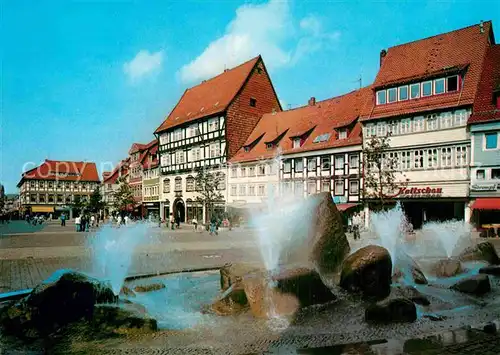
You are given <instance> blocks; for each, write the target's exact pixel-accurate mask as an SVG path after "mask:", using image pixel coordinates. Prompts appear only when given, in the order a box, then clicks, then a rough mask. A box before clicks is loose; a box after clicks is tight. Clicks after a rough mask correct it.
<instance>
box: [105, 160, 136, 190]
mask: <svg viewBox="0 0 500 355" xmlns="http://www.w3.org/2000/svg"><path fill="white" fill-rule="evenodd" d="M129 162H130V158H126V159H123V160H122V161H120V162H119V163H118V165H117V166H116V167H115V168H114V169H113V171H112V172H111V174H109V175H108V176H107V177H106V179H104V181H103V182H102V183H103V184H114V183H115V182H116V180H118V178H119V177H120V176H123V175H125V174H127V173H128V165H129Z"/></svg>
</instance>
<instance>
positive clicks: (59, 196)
mask: <svg viewBox="0 0 500 355" xmlns="http://www.w3.org/2000/svg"><path fill="white" fill-rule="evenodd" d="M62 202H63V196H62V195H57V203H62Z"/></svg>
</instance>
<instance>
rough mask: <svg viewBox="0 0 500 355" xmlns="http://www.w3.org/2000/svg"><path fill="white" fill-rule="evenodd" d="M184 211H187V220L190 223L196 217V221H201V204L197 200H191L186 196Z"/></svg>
mask: <svg viewBox="0 0 500 355" xmlns="http://www.w3.org/2000/svg"><path fill="white" fill-rule="evenodd" d="M186 209H187V210H186V213H187V217H186V219H187V222H188V223H191V222H192V220H193V218H196V220H197V221H198V223H202V222H203V204H202V203H200V202H198V201H196V200H195V201H193V200H192V199H190V198H188V199H187V200H186Z"/></svg>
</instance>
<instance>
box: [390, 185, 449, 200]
mask: <svg viewBox="0 0 500 355" xmlns="http://www.w3.org/2000/svg"><path fill="white" fill-rule="evenodd" d="M442 194H443V188H442V187H430V186H425V187H408V186H405V187H400V188H399V190H398V192H397V193H396V194H395V195H392V196H390V197H417V198H418V197H436V196H441V195H442Z"/></svg>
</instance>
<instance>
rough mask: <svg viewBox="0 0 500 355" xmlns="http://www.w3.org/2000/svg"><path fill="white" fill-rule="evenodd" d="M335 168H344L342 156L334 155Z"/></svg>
mask: <svg viewBox="0 0 500 355" xmlns="http://www.w3.org/2000/svg"><path fill="white" fill-rule="evenodd" d="M335 169H344V156H343V155H336V156H335Z"/></svg>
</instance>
